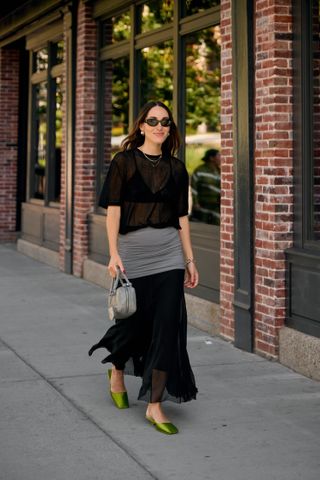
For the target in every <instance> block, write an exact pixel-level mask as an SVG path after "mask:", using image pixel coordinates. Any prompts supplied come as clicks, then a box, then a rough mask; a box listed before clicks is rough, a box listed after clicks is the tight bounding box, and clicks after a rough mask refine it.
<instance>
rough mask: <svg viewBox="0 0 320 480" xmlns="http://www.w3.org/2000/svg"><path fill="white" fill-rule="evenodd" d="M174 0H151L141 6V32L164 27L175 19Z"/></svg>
mask: <svg viewBox="0 0 320 480" xmlns="http://www.w3.org/2000/svg"><path fill="white" fill-rule="evenodd" d="M173 6H174V0H149V1H148V2H145V3H144V4H143V5H142V6H141V10H140V12H141V13H140V14H141V17H140V18H141V32H142V33H144V32H148V31H149V30H153V29H155V28H159V27H162V26H163V25H164V24H166V23H170V22H172V20H173Z"/></svg>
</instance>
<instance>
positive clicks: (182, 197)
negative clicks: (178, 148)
mask: <svg viewBox="0 0 320 480" xmlns="http://www.w3.org/2000/svg"><path fill="white" fill-rule="evenodd" d="M179 167H180V168H179V170H180V171H179V182H178V183H179V189H178V204H177V207H178V217H184V216H185V215H188V213H189V175H188V171H187V169H186V167H185V165H184V163H182V162H181V161H179Z"/></svg>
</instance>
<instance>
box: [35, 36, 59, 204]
mask: <svg viewBox="0 0 320 480" xmlns="http://www.w3.org/2000/svg"><path fill="white" fill-rule="evenodd" d="M61 40H64V38H63V34H62V33H60V34H55V36H54V37H53V38H50V39H47V38H45V39H42V38H41V36H39V41H38V42H37V41H36V40H35V39H34V37H33V38H32V42H30V45H29V72H30V74H29V106H28V112H29V113H28V119H29V120H28V150H27V159H28V169H27V195H26V201H27V202H29V203H34V204H38V205H42V206H49V207H54V208H59V207H60V202H59V201H55V200H54V185H55V178H54V176H55V172H54V167H55V165H54V160H53V157H52V156H53V152H54V148H55V139H56V135H55V110H56V86H55V83H56V78H57V77H61V78H62V82H63V78H64V70H65V59H64V61H63V62H61V63H58V64H53V55H54V48H55V47H54V45H55V44H56V43H57V42H59V41H61ZM44 47H47V48H48V68H47V69H46V70H42V71H38V72H34V69H33V66H34V54H35V53H36V52H37V51H39V50H41V49H42V48H44ZM41 82H46V83H47V119H46V123H47V132H46V146H47V148H46V166H45V178H46V188H45V191H44V198H43V199H40V198H35V197H34V194H35V173H34V165H35V113H36V112H35V110H36V105H35V103H36V95H35V87H36V85H38V84H39V83H41Z"/></svg>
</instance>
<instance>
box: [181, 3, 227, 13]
mask: <svg viewBox="0 0 320 480" xmlns="http://www.w3.org/2000/svg"><path fill="white" fill-rule="evenodd" d="M182 3H183V4H184V5H183V8H182V14H183V16H188V15H193V14H195V13H199V12H203V11H204V10H207V9H208V8H211V7H216V6H218V5H220V0H186V1H185V2H182Z"/></svg>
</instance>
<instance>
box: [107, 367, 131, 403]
mask: <svg viewBox="0 0 320 480" xmlns="http://www.w3.org/2000/svg"><path fill="white" fill-rule="evenodd" d="M111 375H112V370H108V376H109V381H110V396H111V398H112V400H113V403H114V404H115V406H116V407H117V408H120V409H123V408H129V400H128V394H127V392H112V391H111Z"/></svg>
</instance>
